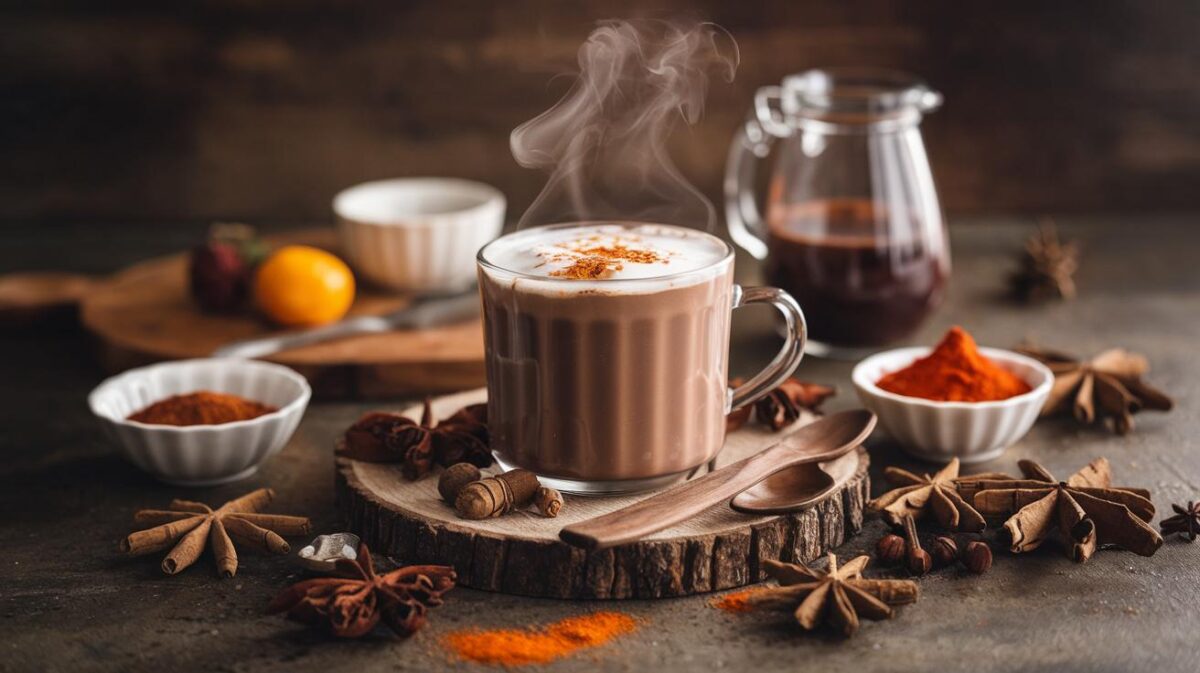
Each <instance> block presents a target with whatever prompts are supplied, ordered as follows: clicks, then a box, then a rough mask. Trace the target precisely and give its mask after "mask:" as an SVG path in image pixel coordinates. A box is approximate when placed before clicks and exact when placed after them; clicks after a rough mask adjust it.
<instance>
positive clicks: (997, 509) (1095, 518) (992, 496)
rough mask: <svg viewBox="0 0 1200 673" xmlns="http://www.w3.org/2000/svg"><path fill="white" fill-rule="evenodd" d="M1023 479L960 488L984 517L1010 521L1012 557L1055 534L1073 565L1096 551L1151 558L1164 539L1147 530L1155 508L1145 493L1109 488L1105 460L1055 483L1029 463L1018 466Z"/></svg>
mask: <svg viewBox="0 0 1200 673" xmlns="http://www.w3.org/2000/svg"><path fill="white" fill-rule="evenodd" d="M1017 465H1018V466H1019V467H1020V468H1021V472H1022V474H1024V475H1025V479H1009V480H997V481H988V480H982V481H980V482H978V483H975V484H969V485H964V493H965V492H967V491H968V490H970V491H974V497H973V500H974V503H975V507H976V508H977V509H978V510H979V511H980V512H982V513H983V514H985V515H990V516H997V515H1010V514H1011V516H1009V518H1008V520H1007V521H1005V522H1004V528H1005V529H1006V530H1007V531H1008V533H1009V536H1010V537H1011V539H1012V551H1014V552H1017V553H1020V552H1027V551H1031V550H1033V549H1037V548H1038V547H1039V546H1041V544H1042V543H1043V542H1045V540H1046V538H1048V537H1049V536H1050V534H1051V533H1052V532H1053V531H1054V529H1055V528H1057V529H1058V531H1059V534H1060V536H1061V537H1062V539H1063V541H1064V543H1065V545H1066V551H1067V553H1068V555H1069V556H1070V557H1071V558H1072V559H1073V560H1075V562H1077V563H1083V562H1084V561H1087V560H1088V559H1089V558H1091V557H1092V554H1093V553H1095V551H1096V548H1097V546H1098V545H1108V546H1113V547H1117V548H1120V549H1127V550H1129V551H1132V552H1134V553H1136V554H1141V555H1142V556H1153V555H1154V552H1156V551H1158V548H1159V546H1160V545H1162V542H1163V539H1162V536H1161V535H1159V534H1158V531H1156V530H1154V529H1153V528H1151V527H1150V526H1149V525H1148V522H1149V521H1150V520H1151V519H1152V518H1154V504H1153V503H1152V502H1150V494H1149V493H1148V492H1147V491H1145V490H1144V489H1140V488H1128V487H1118V486H1112V471H1111V469H1110V468H1109V465H1108V460H1107V459H1104V458H1097V459H1096V460H1093V461H1092V462H1091V463H1088V465H1087V466H1086V467H1084V468H1083V469H1082V470H1080V471H1078V472H1076V473H1075V474H1073V475H1071V476H1070V477H1068V478H1067V480H1066V481H1059V480H1057V479H1055V478H1054V475H1052V474H1050V472H1048V471H1047V470H1046V469H1045V468H1044V467H1042V466H1041V465H1038V464H1037V463H1035V462H1033V461H1031V460H1022V461H1020V462H1018V463H1017Z"/></svg>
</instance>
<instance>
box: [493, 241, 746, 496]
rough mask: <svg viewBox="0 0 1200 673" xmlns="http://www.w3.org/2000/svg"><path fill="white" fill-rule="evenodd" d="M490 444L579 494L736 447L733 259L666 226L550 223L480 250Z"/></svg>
mask: <svg viewBox="0 0 1200 673" xmlns="http://www.w3.org/2000/svg"><path fill="white" fill-rule="evenodd" d="M479 267H480V272H479V284H480V291H481V295H482V299H483V318H484V332H485V340H484V341H485V344H486V363H487V379H488V425H489V428H490V430H491V441H492V448H493V451H494V453H495V455H496V457H497V459H498V460H499V461H500V462H501V463H502V464H503V465H504V466H505V467H522V468H526V469H530V470H533V471H534V472H537V473H538V474H539V475H540V476H542V477H543V478H550V479H553V480H557V483H556V485H559V486H564V487H566V488H567V489H569V490H574V491H585V492H586V491H591V492H619V491H631V490H640V489H644V488H649V487H653V486H655V485H657V484H660V483H665V482H667V481H671V480H673V479H676V478H678V477H679V476H681V475H684V474H686V473H687V472H689V471H690V470H692V469H694V468H696V467H697V466H699V465H702V464H703V463H705V462H707V461H708V460H709V459H710V458H712V457H713V456H714V455H715V454H716V452H717V451H718V450H719V449H720V447H721V445H722V443H723V442H724V435H725V423H724V417H725V413H726V410H727V405H728V395H729V392H728V388H727V386H726V381H727V372H726V367H727V360H728V343H729V323H730V312H731V310H732V302H733V292H734V289H733V288H734V285H733V257H732V254H731V251H730V249H729V247H728V246H727V245H726V244H725V243H724V242H722V241H721V240H720V239H717V238H715V237H713V236H710V235H708V234H704V233H701V232H697V231H693V230H689V229H684V228H681V227H671V226H665V225H639V224H601V223H588V224H580V225H558V226H551V227H539V228H537V229H530V230H524V231H519V232H517V233H515V234H510V235H509V236H505V237H503V238H501V239H498V240H497V241H495V242H493V243H491V244H489V245H488V246H486V247H485V248H484V249H483V250H482V251H480V253H479Z"/></svg>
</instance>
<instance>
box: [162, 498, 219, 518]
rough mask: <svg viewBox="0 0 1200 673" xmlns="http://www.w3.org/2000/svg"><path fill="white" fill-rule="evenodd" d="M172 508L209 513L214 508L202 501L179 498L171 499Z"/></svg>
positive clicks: (196, 512) (180, 510)
mask: <svg viewBox="0 0 1200 673" xmlns="http://www.w3.org/2000/svg"><path fill="white" fill-rule="evenodd" d="M171 509H173V510H175V511H176V512H193V513H195V514H208V513H210V512H212V508H211V507H209V506H208V505H206V504H204V503H202V502H195V501H193V500H180V499H179V498H176V499H174V500H172V501H171Z"/></svg>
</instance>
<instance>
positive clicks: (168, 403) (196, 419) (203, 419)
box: [128, 390, 278, 425]
mask: <svg viewBox="0 0 1200 673" xmlns="http://www.w3.org/2000/svg"><path fill="white" fill-rule="evenodd" d="M275 411H278V409H277V408H276V407H272V406H270V405H266V404H262V403H260V402H255V401H254V400H248V399H246V398H244V397H238V396H237V395H229V394H226V393H214V392H209V391H207V390H201V391H198V392H194V393H189V394H187V395H172V396H171V397H168V398H166V399H164V400H159V401H158V402H155V403H154V404H151V405H150V406H148V407H146V408H145V409H142V410H141V411H136V412H134V413H132V414H130V415H129V418H128V420H131V421H136V422H138V423H148V424H151V425H220V424H222V423H233V422H235V421H248V420H250V419H252V418H258V417H259V416H263V415H266V414H270V413H273V412H275Z"/></svg>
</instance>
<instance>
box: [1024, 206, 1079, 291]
mask: <svg viewBox="0 0 1200 673" xmlns="http://www.w3.org/2000/svg"><path fill="white" fill-rule="evenodd" d="M1019 264H1020V266H1019V267H1018V269H1017V270H1016V271H1015V272H1014V273H1013V274H1012V276H1011V277H1010V278H1009V281H1010V284H1011V287H1012V292H1013V295H1014V296H1015V297H1016V298H1017V299H1019V300H1021V301H1031V300H1036V299H1046V298H1050V297H1057V298H1061V299H1074V298H1075V293H1076V289H1075V271H1076V270H1078V268H1079V244H1078V243H1076V242H1075V241H1068V242H1067V243H1062V242H1061V241H1059V238H1058V229H1057V228H1056V227H1055V226H1054V223H1053V222H1050V221H1046V222H1043V223H1042V224H1041V225H1039V226H1038V230H1037V233H1035V234H1034V235H1032V236H1030V237H1029V239H1028V240H1027V241H1026V242H1025V248H1024V249H1023V250H1022V251H1021V256H1020V262H1019Z"/></svg>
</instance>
